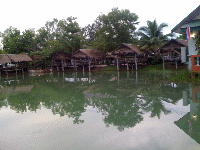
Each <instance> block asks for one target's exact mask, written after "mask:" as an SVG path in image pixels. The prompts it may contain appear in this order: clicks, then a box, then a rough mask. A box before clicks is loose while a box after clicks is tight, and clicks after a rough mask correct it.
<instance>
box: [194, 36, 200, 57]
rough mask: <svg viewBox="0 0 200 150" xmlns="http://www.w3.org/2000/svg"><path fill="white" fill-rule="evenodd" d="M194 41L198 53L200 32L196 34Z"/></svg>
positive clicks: (199, 51)
mask: <svg viewBox="0 0 200 150" xmlns="http://www.w3.org/2000/svg"><path fill="white" fill-rule="evenodd" d="M195 40H196V44H195V46H196V50H198V53H200V32H198V34H197V35H196V36H195Z"/></svg>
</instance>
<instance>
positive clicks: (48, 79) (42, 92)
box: [0, 71, 200, 150]
mask: <svg viewBox="0 0 200 150" xmlns="http://www.w3.org/2000/svg"><path fill="white" fill-rule="evenodd" d="M176 74H177V73H176V72H174V73H173V72H171V73H170V72H165V73H161V72H132V71H130V72H103V73H99V72H91V73H88V72H85V73H82V72H78V73H75V72H65V73H54V74H46V75H44V74H31V75H29V74H25V75H17V76H16V75H9V76H8V77H6V76H2V77H1V78H0V135H1V136H0V149H2V150H4V149H8V150H13V149H24V150H32V149H33V150H45V149H48V150H49V149H52V150H54V149H59V150H60V149H95V150H96V149H113V150H116V149H128V150H131V149H134V150H151V149H152V150H154V149H167V150H168V149H169V150H171V149H178V150H180V149H199V148H200V121H199V118H198V115H199V114H200V109H199V102H200V94H199V93H200V88H198V86H197V85H194V84H189V83H183V82H178V81H175V80H173V79H172V78H171V76H174V75H176ZM198 89H199V91H198Z"/></svg>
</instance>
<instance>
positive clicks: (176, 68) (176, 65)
mask: <svg viewBox="0 0 200 150" xmlns="http://www.w3.org/2000/svg"><path fill="white" fill-rule="evenodd" d="M175 61H176V70H177V69H178V65H177V60H175Z"/></svg>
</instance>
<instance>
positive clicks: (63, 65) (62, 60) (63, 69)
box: [62, 60, 65, 72]
mask: <svg viewBox="0 0 200 150" xmlns="http://www.w3.org/2000/svg"><path fill="white" fill-rule="evenodd" d="M62 71H63V72H64V71H65V70H64V62H63V60H62Z"/></svg>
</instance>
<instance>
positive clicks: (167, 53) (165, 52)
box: [157, 39, 188, 61]
mask: <svg viewBox="0 0 200 150" xmlns="http://www.w3.org/2000/svg"><path fill="white" fill-rule="evenodd" d="M181 47H186V48H187V47H188V42H187V41H186V40H182V39H171V40H170V41H168V42H167V43H165V44H164V45H163V46H161V47H160V48H159V49H158V50H157V52H158V53H160V54H161V55H162V56H163V57H164V60H165V61H175V60H177V61H180V60H181Z"/></svg>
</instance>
